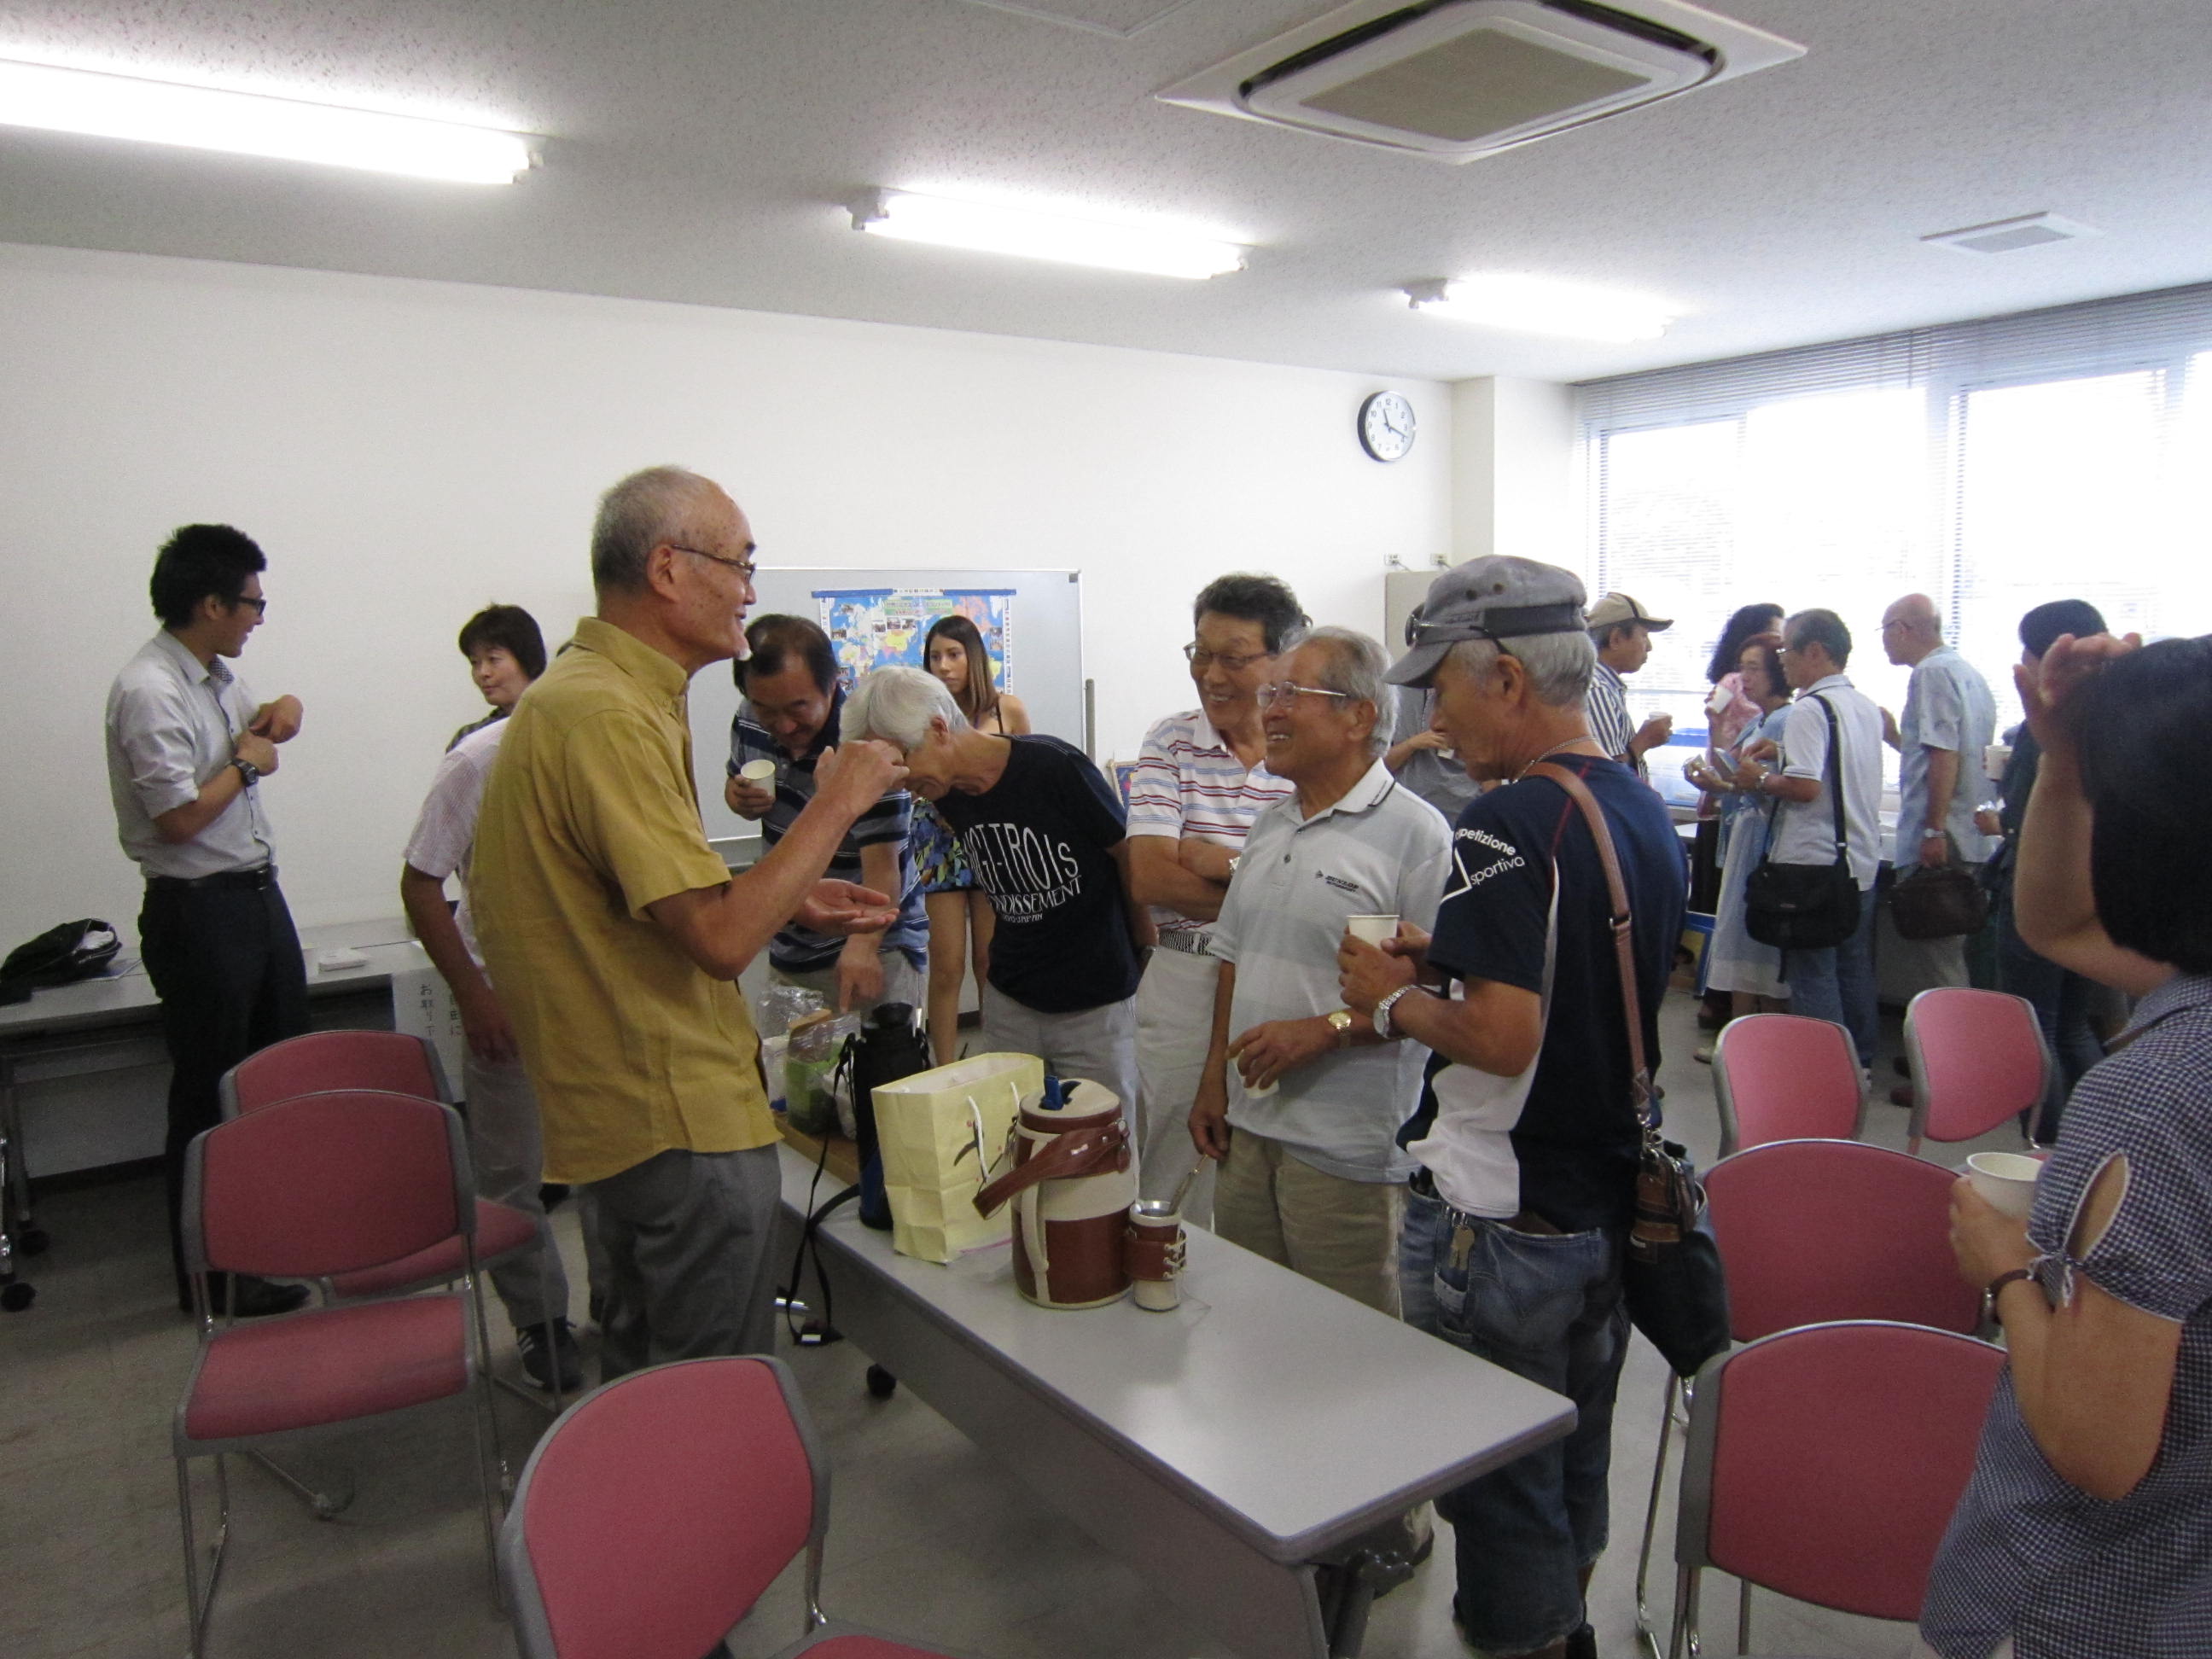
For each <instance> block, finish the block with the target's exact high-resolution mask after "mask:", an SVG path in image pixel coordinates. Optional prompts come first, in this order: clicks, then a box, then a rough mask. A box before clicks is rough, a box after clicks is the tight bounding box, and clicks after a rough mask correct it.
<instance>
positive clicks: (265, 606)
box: [230, 593, 269, 617]
mask: <svg viewBox="0 0 2212 1659" xmlns="http://www.w3.org/2000/svg"><path fill="white" fill-rule="evenodd" d="M240 605H252V607H253V614H254V615H255V616H257V617H266V616H267V615H268V614H269V600H268V597H267V596H266V595H265V594H259V593H241V594H240V595H239V596H238V597H237V598H236V599H233V600H231V601H230V608H231V609H232V610H233V611H235V610H237V609H238V607H239V606H240Z"/></svg>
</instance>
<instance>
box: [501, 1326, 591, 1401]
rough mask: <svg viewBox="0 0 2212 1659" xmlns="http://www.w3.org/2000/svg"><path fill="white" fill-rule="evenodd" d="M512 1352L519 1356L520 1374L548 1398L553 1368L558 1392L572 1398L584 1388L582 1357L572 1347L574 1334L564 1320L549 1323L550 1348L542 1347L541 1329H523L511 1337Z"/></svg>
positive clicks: (543, 1343) (574, 1340)
mask: <svg viewBox="0 0 2212 1659" xmlns="http://www.w3.org/2000/svg"><path fill="white" fill-rule="evenodd" d="M514 1346H515V1351H516V1352H518V1353H520V1354H521V1356H522V1370H523V1374H524V1375H525V1376H527V1377H529V1379H530V1380H531V1382H532V1383H534V1384H536V1385H537V1386H538V1388H541V1389H544V1390H546V1392H548V1393H549V1394H550V1393H551V1392H552V1389H553V1371H554V1367H555V1365H556V1364H557V1365H558V1366H559V1367H560V1377H561V1392H562V1394H574V1393H575V1392H576V1391H577V1390H578V1389H581V1388H582V1387H583V1386H584V1356H583V1354H582V1352H580V1351H579V1350H578V1348H577V1346H576V1333H575V1331H574V1328H572V1327H571V1326H570V1325H569V1323H568V1321H567V1320H565V1319H556V1320H555V1321H554V1322H553V1347H552V1352H550V1354H549V1353H548V1352H546V1347H545V1328H544V1326H543V1325H524V1326H521V1327H520V1328H518V1329H517V1330H516V1331H515V1333H514Z"/></svg>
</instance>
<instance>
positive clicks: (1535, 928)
mask: <svg viewBox="0 0 2212 1659" xmlns="http://www.w3.org/2000/svg"><path fill="white" fill-rule="evenodd" d="M1556 759H1557V762H1558V763H1559V765H1561V766H1564V767H1565V768H1567V769H1569V770H1570V771H1573V772H1576V773H1577V774H1579V775H1580V776H1581V777H1582V780H1583V782H1584V783H1585V784H1587V785H1588V786H1589V791H1590V793H1591V794H1593V795H1595V797H1596V798H1597V803H1598V805H1599V806H1600V808H1601V809H1602V810H1603V811H1604V813H1605V817H1606V823H1607V827H1608V828H1610V829H1611V830H1612V832H1613V848H1614V850H1615V852H1616V854H1618V856H1619V858H1620V878H1621V881H1622V883H1623V884H1624V885H1625V886H1626V888H1627V889H1628V904H1629V909H1630V911H1631V912H1632V914H1633V915H1634V916H1635V926H1634V939H1635V945H1636V963H1637V994H1638V998H1639V999H1640V1000H1641V1001H1642V1004H1643V1011H1644V1056H1645V1059H1646V1060H1647V1061H1648V1062H1649V1063H1650V1066H1651V1069H1652V1071H1653V1072H1654V1073H1656V1072H1657V1071H1658V1069H1659V1018H1658V1017H1659V999H1660V998H1661V997H1662V995H1664V994H1666V989H1667V981H1668V975H1670V974H1671V973H1672V971H1673V969H1674V951H1675V946H1676V944H1677V942H1678V941H1679V940H1680V937H1681V933H1682V909H1683V903H1684V899H1685V887H1686V884H1685V880H1684V872H1683V864H1682V844H1681V842H1680V839H1679V838H1678V837H1677V836H1675V834H1674V824H1673V823H1671V822H1670V821H1669V820H1668V816H1667V808H1666V806H1665V805H1664V804H1663V803H1662V801H1661V800H1660V799H1659V797H1658V796H1657V795H1656V794H1655V793H1652V791H1651V789H1650V786H1648V785H1646V784H1644V782H1642V781H1640V780H1639V779H1638V777H1637V776H1636V775H1635V774H1634V773H1632V772H1631V771H1630V770H1629V769H1627V768H1626V767H1625V766H1623V765H1621V764H1620V763H1619V762H1618V761H1611V760H1599V759H1597V758H1595V757H1592V756H1586V755H1562V756H1559V757H1556ZM1452 864H1453V868H1452V872H1451V874H1450V875H1449V877H1448V878H1447V879H1446V885H1445V890H1444V897H1443V904H1442V906H1441V907H1440V908H1438V910H1437V931H1436V937H1435V939H1434V940H1433V941H1432V942H1431V945H1430V946H1429V961H1430V963H1431V965H1432V966H1434V967H1437V968H1438V969H1442V970H1443V971H1444V972H1445V973H1447V974H1449V975H1451V976H1452V977H1453V978H1455V979H1462V980H1478V979H1481V980H1495V981H1498V983H1499V984H1502V985H1511V986H1516V987H1519V988H1520V989H1522V990H1524V991H1534V992H1535V993H1537V994H1540V995H1541V994H1542V992H1543V988H1544V941H1545V934H1546V932H1547V919H1548V917H1549V915H1550V913H1551V904H1552V881H1553V872H1554V870H1556V871H1557V872H1558V878H1559V947H1558V951H1557V953H1556V956H1555V957H1554V960H1553V970H1552V1008H1551V1018H1550V1019H1549V1021H1548V1022H1547V1024H1546V1026H1545V1028H1544V1042H1543V1047H1542V1048H1541V1050H1540V1051H1539V1054H1538V1059H1537V1066H1536V1074H1535V1076H1534V1078H1533V1079H1530V1084H1529V1090H1528V1102H1527V1103H1526V1104H1525V1105H1524V1106H1523V1107H1522V1112H1521V1121H1520V1122H1519V1123H1518V1124H1517V1125H1516V1127H1515V1128H1514V1131H1513V1152H1514V1156H1515V1158H1516V1161H1517V1162H1518V1163H1519V1164H1520V1166H1521V1205H1522V1208H1523V1209H1525V1210H1533V1211H1534V1212H1536V1213H1537V1214H1538V1215H1541V1216H1542V1217H1543V1218H1545V1219H1546V1220H1547V1221H1549V1222H1551V1223H1552V1224H1553V1225H1554V1226H1557V1227H1559V1228H1561V1229H1563V1230H1564V1231H1568V1232H1583V1231H1589V1229H1591V1228H1595V1227H1622V1228H1625V1227H1626V1226H1627V1225H1629V1223H1630V1221H1631V1220H1632V1218H1633V1212H1634V1209H1635V1201H1636V1165H1637V1156H1638V1148H1639V1147H1640V1146H1641V1144H1642V1139H1643V1135H1642V1130H1641V1129H1640V1127H1638V1123H1637V1119H1636V1108H1635V1103H1634V1101H1633V1099H1632V1096H1631V1091H1630V1084H1629V1079H1630V1066H1629V1051H1628V1032H1627V1023H1626V1019H1625V1018H1623V1016H1622V1012H1621V1006H1620V966H1619V963H1618V959H1617V957H1616V956H1615V953H1614V951H1613V933H1612V929H1611V927H1610V925H1609V923H1608V921H1607V918H1608V917H1609V916H1610V915H1611V913H1612V904H1611V901H1610V899H1609V898H1608V896H1607V890H1606V881H1605V866H1604V865H1603V864H1602V863H1601V862H1600V860H1599V858H1598V852H1597V844H1596V843H1595V842H1594V841H1592V840H1591V839H1590V832H1589V825H1588V824H1587V823H1584V822H1583V815H1582V811H1581V810H1580V809H1579V808H1578V807H1577V806H1576V805H1575V803H1574V800H1573V799H1572V798H1571V797H1570V796H1569V795H1568V793H1567V792H1566V791H1565V790H1564V789H1562V788H1560V787H1559V785H1557V784H1556V783H1553V782H1551V781H1548V780H1547V779H1544V778H1530V779H1528V780H1526V781H1522V782H1520V783H1515V784H1509V785H1508V786H1506V787H1504V788H1502V789H1494V790H1492V792H1491V793H1488V794H1486V795H1482V796H1480V797H1478V798H1477V799H1474V800H1473V801H1470V802H1469V803H1468V805H1467V808H1466V810H1465V811H1462V813H1461V814H1460V817H1459V823H1457V824H1456V825H1455V827H1454V829H1453V832H1452ZM1445 1063H1446V1062H1445V1061H1444V1060H1443V1058H1442V1057H1441V1056H1437V1057H1434V1058H1432V1059H1431V1061H1430V1066H1429V1070H1430V1073H1431V1076H1433V1075H1434V1073H1436V1072H1437V1070H1438V1069H1440V1068H1441V1067H1442V1066H1443V1065H1444V1064H1445ZM1436 1109H1437V1107H1436V1099H1435V1097H1434V1095H1433V1094H1432V1093H1431V1091H1430V1090H1429V1088H1428V1086H1427V1085H1423V1088H1422V1091H1421V1105H1420V1110H1419V1115H1416V1117H1415V1118H1414V1119H1413V1122H1411V1123H1409V1124H1408V1125H1407V1127H1406V1128H1405V1130H1403V1131H1401V1133H1400V1135H1399V1140H1400V1143H1401V1145H1403V1144H1407V1143H1409V1142H1411V1141H1413V1140H1416V1139H1419V1138H1420V1136H1421V1135H1422V1133H1425V1130H1426V1126H1427V1124H1428V1121H1430V1119H1431V1118H1432V1117H1433V1116H1434V1115H1435V1113H1436Z"/></svg>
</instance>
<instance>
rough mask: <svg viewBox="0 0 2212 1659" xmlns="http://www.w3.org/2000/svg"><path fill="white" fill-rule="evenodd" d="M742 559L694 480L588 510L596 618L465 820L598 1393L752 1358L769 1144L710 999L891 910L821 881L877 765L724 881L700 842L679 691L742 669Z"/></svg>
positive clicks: (843, 776) (666, 474) (511, 725)
mask: <svg viewBox="0 0 2212 1659" xmlns="http://www.w3.org/2000/svg"><path fill="white" fill-rule="evenodd" d="M752 556H753V538H752V530H751V527H750V526H749V525H748V524H747V523H746V520H745V515H744V513H741V512H740V511H738V506H737V503H736V502H734V501H732V500H731V499H730V498H729V496H728V495H725V494H724V493H723V492H722V490H721V489H720V488H718V487H717V486H716V485H715V484H714V483H711V482H710V481H709V480H708V479H706V478H702V477H699V476H698V475H697V474H696V473H692V472H687V471H683V470H682V469H680V468H677V467H654V468H651V469H649V470H647V471H643V472H639V473H635V474H634V475H632V476H631V477H628V478H625V479H623V481H622V482H621V483H618V484H617V485H616V486H615V487H614V488H613V489H610V490H609V491H608V492H607V493H606V495H605V496H603V497H602V498H601V500H600V503H599V520H598V523H597V525H596V526H594V528H593V530H592V586H593V588H594V589H595V590H596V592H597V594H598V605H599V614H598V615H597V616H595V617H585V618H584V619H583V620H582V621H581V622H580V623H577V625H576V635H575V638H574V641H573V642H572V643H571V644H570V645H569V647H568V649H567V650H566V651H565V652H564V653H562V655H561V656H560V657H559V658H558V659H556V661H555V662H554V664H553V665H552V666H551V667H550V668H549V669H548V670H547V671H545V673H544V675H543V676H542V677H541V678H539V679H538V681H537V683H536V684H533V685H532V687H531V688H530V690H529V691H528V692H527V693H526V695H525V696H523V698H522V700H521V702H519V703H518V704H517V705H516V706H515V710H514V713H513V714H512V715H511V716H509V720H508V729H507V738H506V741H505V742H504V743H503V744H501V750H500V756H499V758H498V760H497V762H496V763H495V764H494V766H493V768H492V773H491V777H490V779H489V782H488V783H487V784H486V786H485V788H484V797H483V813H482V816H481V817H479V819H478V821H477V839H476V851H475V858H474V861H473V864H472V866H471V872H470V878H469V894H470V899H471V908H473V910H474V912H475V916H476V923H477V932H478V934H479V942H480V944H481V945H482V947H483V955H484V963H485V966H486V967H487V968H488V969H489V972H490V977H491V981H492V982H493V983H494V984H495V985H496V986H498V987H499V994H500V1000H501V1001H502V1002H503V1003H505V1004H506V1006H507V1012H508V1015H509V1017H510V1018H511V1019H512V1021H513V1025H514V1032H515V1037H516V1040H517V1042H518V1044H519V1046H520V1048H521V1051H522V1059H523V1064H524V1066H525V1067H526V1069H527V1071H528V1073H529V1074H530V1080H531V1083H532V1085H533V1087H534V1088H535V1089H536V1091H537V1094H538V1109H539V1113H540V1115H541V1118H542V1120H543V1123H544V1141H545V1178H546V1179H547V1180H549V1181H556V1182H570V1183H573V1184H574V1185H576V1186H578V1187H579V1188H582V1192H583V1197H584V1200H585V1202H586V1203H587V1204H589V1205H590V1206H592V1210H593V1212H595V1214H596V1215H597V1217H598V1221H599V1237H600V1239H601V1242H602V1243H603V1245H604V1247H605V1254H606V1256H607V1267H608V1283H607V1286H606V1304H605V1311H604V1314H603V1316H602V1317H601V1320H600V1330H601V1350H600V1366H601V1376H602V1380H608V1379H611V1378H614V1377H617V1376H622V1375H623V1374H624V1373H625V1372H628V1371H632V1370H638V1369H640V1368H641V1367H643V1366H646V1365H652V1364H660V1363H661V1362H663V1361H665V1360H671V1359H686V1358H696V1357H697V1356H700V1355H705V1354H729V1353H762V1352H768V1351H769V1348H770V1346H771V1345H772V1343H773V1340H774V1329H775V1327H774V1319H773V1315H772V1311H771V1304H770V1285H769V1263H768V1247H769V1237H770V1230H771V1226H772V1224H773V1218H774V1216H775V1204H776V1198H777V1192H778V1187H779V1182H778V1179H777V1169H776V1158H775V1146H774V1143H775V1139H776V1133H775V1122H774V1121H773V1120H772V1119H771V1117H770V1116H769V1109H768V1102H767V1100H766V1098H765V1097H764V1096H763V1092H762V1089H761V1085H760V1073H759V1067H758V1064H757V1054H758V1051H759V1042H758V1039H757V1037H756V1036H754V1033H753V1027H752V1022H751V1019H750V1017H749V1016H748V1015H747V1013H746V1011H745V1005H744V998H742V997H741V996H740V995H739V994H738V988H737V987H736V985H735V984H734V983H733V982H732V981H734V980H735V979H736V978H737V976H738V973H739V972H740V971H741V970H742V969H744V966H745V964H746V963H748V962H750V960H751V959H752V957H753V956H754V955H755V954H756V953H757V951H760V950H761V949H763V947H764V946H765V945H767V944H768V942H769V939H770V938H771V937H772V936H773V935H774V934H775V932H776V930H777V929H778V928H780V927H782V926H783V925H784V924H785V923H786V922H787V921H793V920H794V919H796V920H797V921H800V922H802V923H803V924H805V926H807V927H812V928H815V929H817V931H821V932H839V931H842V932H860V933H865V932H870V931H873V930H877V929H880V928H883V927H888V926H889V925H890V921H892V919H893V912H892V910H891V908H890V906H891V904H892V903H893V901H894V896H891V895H886V894H882V893H876V892H872V891H870V890H867V889H866V888H863V887H858V886H855V885H854V884H851V883H849V882H842V881H824V880H822V879H821V875H822V872H823V870H824V869H825V868H826V867H827V866H828V865H829V860H830V857H831V855H832V854H835V853H836V850H837V846H838V843H839V842H841V841H842V839H843V837H844V835H845V832H846V830H847V829H848V828H849V827H850V826H851V824H852V823H853V820H854V818H855V817H859V816H860V813H861V812H863V811H866V810H867V809H868V808H870V807H872V806H873V805H875V804H876V802H877V801H878V799H881V798H882V796H883V795H884V793H885V792H886V791H888V790H890V789H892V788H894V787H896V786H897V784H898V781H899V780H900V778H901V777H902V776H903V775H904V768H902V766H901V765H900V764H899V763H898V760H897V757H896V755H895V754H894V753H893V752H892V751H891V750H890V749H888V748H886V747H885V746H884V745H883V744H875V743H854V744H846V745H845V746H844V747H843V748H842V749H841V750H837V751H836V752H835V753H833V754H831V755H829V756H827V757H824V759H823V762H822V763H821V765H820V767H819V768H818V769H817V773H816V777H817V789H816V792H815V796H814V799H813V800H812V801H811V803H810V804H809V805H808V806H807V808H806V810H805V811H804V812H802V813H801V814H800V815H799V817H798V819H797V820H796V821H795V822H794V823H793V825H792V827H791V829H790V830H789V831H788V832H787V833H786V834H785V836H784V837H783V839H782V840H781V842H778V843H777V844H776V846H775V848H773V849H772V850H770V852H769V854H768V855H767V856H766V857H765V858H763V860H761V861H760V863H758V864H757V865H755V866H753V867H752V868H751V869H750V870H748V871H747V872H744V874H743V875H739V876H734V877H733V876H732V875H731V874H730V872H729V871H728V869H727V868H726V866H724V865H723V862H722V860H721V858H720V855H719V854H716V853H715V852H714V848H712V847H710V846H709V845H708V842H707V834H706V830H705V828H704V827H703V826H702V823H701V822H700V818H699V805H698V799H697V796H696V793H695V788H694V783H693V774H692V769H691V729H690V717H689V714H688V711H687V707H686V701H685V698H686V691H687V689H688V687H689V685H690V679H691V677H692V675H694V674H696V672H698V671H699V670H700V669H702V668H703V667H705V666H706V665H708V664H709V663H715V662H723V661H726V660H727V659H730V658H731V657H733V656H735V655H736V654H737V653H738V650H739V649H740V648H742V647H743V644H744V632H743V629H744V617H745V610H746V607H747V606H748V605H750V604H751V603H752V598H753V592H752V569H753V566H752Z"/></svg>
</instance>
